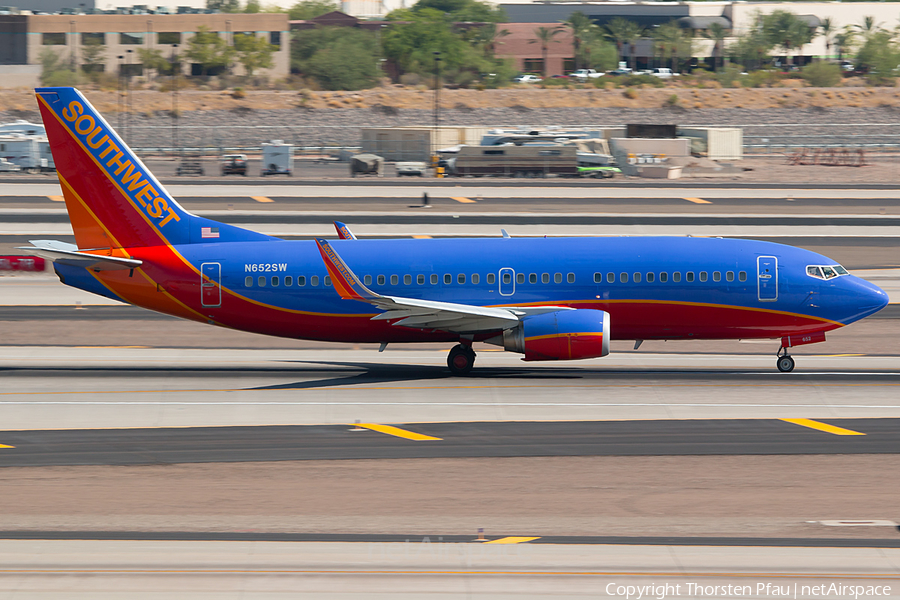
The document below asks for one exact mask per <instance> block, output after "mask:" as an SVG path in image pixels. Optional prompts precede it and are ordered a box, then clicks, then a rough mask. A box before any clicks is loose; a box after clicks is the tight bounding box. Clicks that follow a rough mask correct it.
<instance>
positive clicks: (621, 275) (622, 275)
mask: <svg viewBox="0 0 900 600" xmlns="http://www.w3.org/2000/svg"><path fill="white" fill-rule="evenodd" d="M619 281H621V282H622V283H628V273H619Z"/></svg>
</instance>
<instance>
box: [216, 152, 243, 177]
mask: <svg viewBox="0 0 900 600" xmlns="http://www.w3.org/2000/svg"><path fill="white" fill-rule="evenodd" d="M222 175H243V176H244V177H246V176H247V155H246V154H226V155H225V156H223V157H222Z"/></svg>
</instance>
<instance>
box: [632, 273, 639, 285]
mask: <svg viewBox="0 0 900 600" xmlns="http://www.w3.org/2000/svg"><path fill="white" fill-rule="evenodd" d="M633 277H634V282H635V283H640V282H641V274H640V273H635V274H634V276H633Z"/></svg>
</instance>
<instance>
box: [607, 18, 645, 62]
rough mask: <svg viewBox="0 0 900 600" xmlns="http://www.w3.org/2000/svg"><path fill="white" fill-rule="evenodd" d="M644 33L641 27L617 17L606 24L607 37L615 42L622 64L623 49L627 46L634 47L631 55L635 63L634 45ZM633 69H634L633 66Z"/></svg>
mask: <svg viewBox="0 0 900 600" xmlns="http://www.w3.org/2000/svg"><path fill="white" fill-rule="evenodd" d="M643 31H644V30H643V29H642V28H641V26H640V25H638V24H637V23H635V22H634V21H629V20H628V19H624V18H622V17H616V18H614V19H612V20H611V21H610V22H609V23H607V24H606V37H607V38H608V39H610V40H612V41H613V42H615V44H616V50H617V54H618V58H619V62H622V47H623V46H624V45H625V44H628V45H629V46H632V48H631V53H630V54H631V58H632V62H633V59H634V48H633V44H634V41H636V40H637V39H638V38H640V37H641V34H642V33H643ZM632 68H634V66H633V65H632Z"/></svg>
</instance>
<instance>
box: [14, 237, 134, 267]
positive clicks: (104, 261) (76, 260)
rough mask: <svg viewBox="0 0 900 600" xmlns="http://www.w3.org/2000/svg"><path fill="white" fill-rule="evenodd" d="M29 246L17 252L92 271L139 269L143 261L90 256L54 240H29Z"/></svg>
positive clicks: (74, 246)
mask: <svg viewBox="0 0 900 600" xmlns="http://www.w3.org/2000/svg"><path fill="white" fill-rule="evenodd" d="M29 243H30V244H31V246H19V247H18V248H17V250H28V251H29V252H31V253H32V254H36V255H37V256H41V257H43V258H46V259H49V260H52V261H54V262H60V263H63V264H67V265H72V266H77V267H84V268H85V269H91V270H92V271H118V270H128V269H135V268H137V267H140V266H141V265H142V264H144V263H143V261H140V260H137V259H135V258H123V257H120V256H105V255H101V254H91V253H90V252H85V251H80V250H78V246H76V245H75V244H67V243H66V242H59V241H56V240H29Z"/></svg>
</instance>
